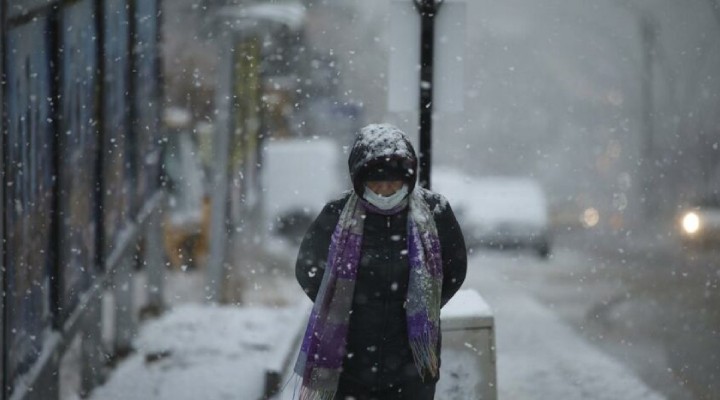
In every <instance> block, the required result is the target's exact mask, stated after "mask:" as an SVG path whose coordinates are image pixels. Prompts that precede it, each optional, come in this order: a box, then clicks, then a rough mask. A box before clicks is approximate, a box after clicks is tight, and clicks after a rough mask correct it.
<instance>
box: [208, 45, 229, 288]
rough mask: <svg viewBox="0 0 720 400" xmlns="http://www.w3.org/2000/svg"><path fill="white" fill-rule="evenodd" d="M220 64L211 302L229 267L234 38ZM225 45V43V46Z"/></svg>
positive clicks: (213, 187)
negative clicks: (224, 271) (229, 171)
mask: <svg viewBox="0 0 720 400" xmlns="http://www.w3.org/2000/svg"><path fill="white" fill-rule="evenodd" d="M231 38H232V36H231ZM224 45H225V47H224V49H226V51H223V52H222V54H221V59H220V66H219V68H218V72H219V79H220V85H219V86H218V88H219V90H218V91H217V95H216V105H217V109H218V116H217V120H216V123H215V133H214V136H213V156H214V158H213V159H214V165H213V172H212V174H213V179H212V184H213V186H212V209H211V218H210V262H209V263H208V268H207V277H206V279H207V281H206V287H207V288H208V293H207V296H206V299H207V300H208V301H210V302H219V301H220V300H221V297H222V287H223V284H222V283H223V275H224V274H223V270H224V269H225V250H226V247H227V240H228V232H227V228H226V227H227V223H226V221H225V219H226V217H227V213H226V210H227V196H228V176H227V169H228V167H227V165H228V158H229V155H228V147H229V145H230V126H231V118H230V107H231V101H230V96H231V90H232V89H231V87H232V86H231V84H230V83H231V82H232V65H233V63H232V60H233V58H234V57H235V55H234V41H233V40H232V39H227V40H225V41H224ZM221 48H223V47H221Z"/></svg>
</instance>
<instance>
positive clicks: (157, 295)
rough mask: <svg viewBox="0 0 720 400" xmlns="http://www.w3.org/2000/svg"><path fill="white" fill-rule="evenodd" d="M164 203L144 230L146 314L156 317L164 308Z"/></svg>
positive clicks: (151, 217) (149, 218)
mask: <svg viewBox="0 0 720 400" xmlns="http://www.w3.org/2000/svg"><path fill="white" fill-rule="evenodd" d="M163 204H164V201H163V202H162V203H161V205H160V206H159V207H158V208H157V209H155V210H154V211H153V212H152V214H151V215H150V216H149V217H148V221H147V224H146V226H145V229H144V231H145V232H144V236H143V239H144V242H145V243H144V246H143V247H144V250H145V251H144V257H145V259H144V260H143V261H144V264H145V268H146V270H147V285H148V289H147V290H148V304H147V306H146V310H147V312H149V313H151V314H154V315H157V314H159V313H160V312H162V310H163V309H164V308H165V304H164V300H163V291H164V289H163V286H164V279H165V265H163V243H162V210H163Z"/></svg>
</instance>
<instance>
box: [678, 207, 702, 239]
mask: <svg viewBox="0 0 720 400" xmlns="http://www.w3.org/2000/svg"><path fill="white" fill-rule="evenodd" d="M682 227H683V230H684V231H685V232H686V233H689V234H691V235H692V234H694V233H696V232H697V231H699V230H700V216H699V215H697V214H696V213H694V212H689V213H687V214H685V216H684V217H683V219H682Z"/></svg>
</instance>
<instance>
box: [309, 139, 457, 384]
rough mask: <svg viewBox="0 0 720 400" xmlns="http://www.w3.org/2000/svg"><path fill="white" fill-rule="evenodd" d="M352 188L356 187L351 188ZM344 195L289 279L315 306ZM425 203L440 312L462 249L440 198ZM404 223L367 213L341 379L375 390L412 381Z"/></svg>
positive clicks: (328, 210) (452, 288) (398, 217)
mask: <svg viewBox="0 0 720 400" xmlns="http://www.w3.org/2000/svg"><path fill="white" fill-rule="evenodd" d="M408 144H409V143H408ZM357 149H358V145H357V143H356V146H354V147H353V152H351V157H350V171H351V176H352V177H353V178H354V179H353V181H355V177H357V176H362V171H358V170H357V168H363V167H364V166H365V165H367V163H359V164H356V165H355V166H354V165H353V160H357V159H358V154H353V153H355V152H356V150H357ZM410 149H412V147H410ZM367 151H372V149H368V148H364V149H363V152H367ZM363 156H365V158H366V159H367V160H368V161H372V159H373V157H367V154H363ZM412 156H413V157H414V152H413V153H412ZM409 161H410V164H411V165H410V167H411V169H410V174H411V175H412V179H414V171H415V170H416V168H415V166H416V164H412V163H413V162H414V160H409ZM354 183H355V182H354ZM355 186H356V188H357V187H358V185H357V184H356V185H355ZM413 186H414V185H413ZM349 196H350V194H349V193H348V194H346V195H345V196H343V197H342V198H340V199H338V200H335V201H332V202H330V203H328V204H327V205H326V206H325V207H324V209H323V210H322V211H321V213H320V215H319V216H318V217H317V219H316V220H315V221H314V222H313V224H312V225H311V226H310V228H309V229H308V231H307V233H306V235H305V237H304V239H303V241H302V244H301V246H300V251H299V254H298V259H297V264H296V269H295V272H296V276H297V280H298V282H299V283H300V286H301V287H302V288H303V289H304V290H305V292H306V293H307V295H308V296H309V297H310V299H311V300H313V301H315V297H316V296H317V294H318V290H319V288H320V283H321V281H322V277H323V273H324V271H325V266H326V264H327V256H328V250H329V246H330V240H331V235H332V232H333V230H334V229H335V226H336V225H337V223H338V220H339V218H340V213H341V211H342V209H343V207H344V205H345V203H346V202H347V199H348V198H349ZM425 200H426V201H427V203H428V205H429V206H430V209H431V210H434V215H435V223H436V226H437V229H438V236H439V239H440V246H441V254H442V261H443V284H442V302H441V304H442V305H445V303H447V301H448V300H449V299H450V298H451V297H452V296H453V295H454V294H455V292H457V290H458V289H459V288H460V285H461V284H462V283H463V281H464V279H465V272H466V266H467V253H466V249H465V242H464V239H463V235H462V232H461V231H460V227H459V225H458V222H457V220H456V219H455V215H454V214H453V211H452V209H451V207H450V205H449V204H448V203H447V202H446V201H445V200H444V198H442V197H441V196H438V195H436V194H434V193H432V192H426V196H425ZM407 218H408V212H407V209H406V210H405V211H402V212H399V213H397V214H394V215H390V216H385V215H380V214H375V213H371V212H368V214H367V218H366V220H365V224H364V231H363V241H362V250H361V258H360V264H359V266H358V274H357V280H356V283H355V292H354V296H353V304H352V311H351V313H352V314H351V316H350V325H349V333H348V342H347V356H346V357H345V361H344V363H343V372H342V374H341V380H342V379H345V380H349V381H353V382H355V383H358V384H361V385H363V386H365V387H373V388H378V389H382V388H387V387H388V386H389V385H398V384H400V385H402V384H403V383H405V382H410V381H417V380H418V372H417V369H416V367H415V364H414V362H413V357H412V353H411V351H410V346H409V341H408V333H407V323H406V314H405V308H404V302H405V298H406V296H407V291H408V283H409V268H410V267H409V261H408V257H407Z"/></svg>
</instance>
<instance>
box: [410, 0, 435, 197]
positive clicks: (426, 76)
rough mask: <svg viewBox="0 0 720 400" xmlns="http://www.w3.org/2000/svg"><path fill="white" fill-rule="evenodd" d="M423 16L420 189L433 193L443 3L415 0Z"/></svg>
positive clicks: (421, 30) (421, 41) (421, 42)
mask: <svg viewBox="0 0 720 400" xmlns="http://www.w3.org/2000/svg"><path fill="white" fill-rule="evenodd" d="M413 1H414V2H415V8H416V9H417V11H418V12H419V13H420V82H419V84H420V108H419V114H420V168H419V169H420V171H419V172H420V186H421V187H424V188H426V189H430V167H431V165H432V114H433V57H434V52H435V16H436V15H437V13H438V10H439V9H440V6H441V5H442V0H413Z"/></svg>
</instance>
